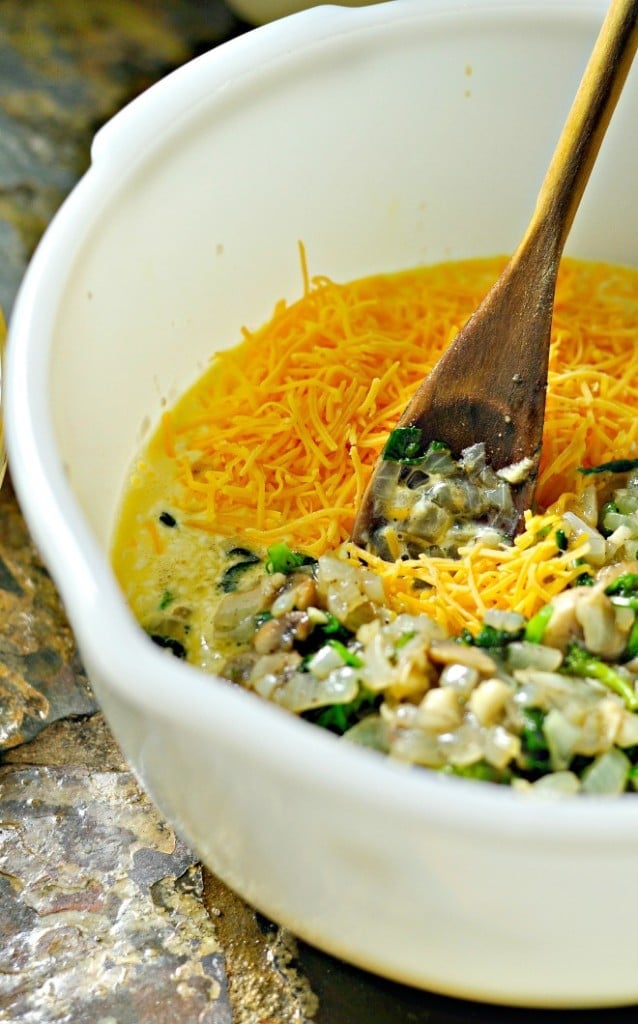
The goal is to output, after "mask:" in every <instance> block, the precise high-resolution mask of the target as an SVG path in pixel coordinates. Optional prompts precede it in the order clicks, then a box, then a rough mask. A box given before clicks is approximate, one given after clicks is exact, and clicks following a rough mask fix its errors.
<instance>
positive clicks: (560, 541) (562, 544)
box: [556, 529, 568, 551]
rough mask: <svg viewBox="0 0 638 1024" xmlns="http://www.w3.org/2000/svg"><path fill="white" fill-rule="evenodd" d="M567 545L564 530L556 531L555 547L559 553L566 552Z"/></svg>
mask: <svg viewBox="0 0 638 1024" xmlns="http://www.w3.org/2000/svg"><path fill="white" fill-rule="evenodd" d="M567 545H568V540H567V534H566V533H565V531H564V530H560V529H559V530H557V531H556V547H557V548H558V550H559V551H567Z"/></svg>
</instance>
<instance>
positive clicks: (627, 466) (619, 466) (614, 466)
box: [580, 459, 638, 476]
mask: <svg viewBox="0 0 638 1024" xmlns="http://www.w3.org/2000/svg"><path fill="white" fill-rule="evenodd" d="M634 469H638V459H612V461H611V462H602V463H601V464H600V466H587V467H584V466H581V467H580V472H581V473H582V474H583V476H590V475H591V474H592V473H630V472H631V471H632V470H634Z"/></svg>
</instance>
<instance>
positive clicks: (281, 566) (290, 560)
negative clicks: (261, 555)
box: [266, 543, 317, 574]
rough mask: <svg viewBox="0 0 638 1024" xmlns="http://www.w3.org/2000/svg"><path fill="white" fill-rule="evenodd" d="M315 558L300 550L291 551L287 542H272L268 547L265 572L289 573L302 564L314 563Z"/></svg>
mask: <svg viewBox="0 0 638 1024" xmlns="http://www.w3.org/2000/svg"><path fill="white" fill-rule="evenodd" d="M316 561H317V560H316V558H312V557H311V556H310V555H305V554H304V553H303V552H302V551H292V550H291V549H290V548H289V547H288V545H287V544H284V543H280V544H273V545H272V547H269V548H268V561H267V562H266V572H269V573H275V572H283V573H286V574H289V573H291V572H294V571H295V569H299V568H301V566H304V565H315V564H316Z"/></svg>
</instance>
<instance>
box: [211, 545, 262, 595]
mask: <svg viewBox="0 0 638 1024" xmlns="http://www.w3.org/2000/svg"><path fill="white" fill-rule="evenodd" d="M229 554H231V555H232V554H236V555H241V556H242V557H243V561H242V562H235V564H234V565H230V566H229V567H228V569H226V570H225V572H224V574H223V576H222V578H221V580H220V581H219V588H220V590H223V592H224V593H225V594H231V593H233V591H235V590H237V587H238V585H239V581H240V579H241V578H242V576H243V575H244V573H246V572H247V570H248V569H252V568H253V566H255V565H259V562H260V561H261V559H259V558H258V557H257V555H254V554H253V553H252V551H248V550H247V549H245V548H233V551H231V552H229Z"/></svg>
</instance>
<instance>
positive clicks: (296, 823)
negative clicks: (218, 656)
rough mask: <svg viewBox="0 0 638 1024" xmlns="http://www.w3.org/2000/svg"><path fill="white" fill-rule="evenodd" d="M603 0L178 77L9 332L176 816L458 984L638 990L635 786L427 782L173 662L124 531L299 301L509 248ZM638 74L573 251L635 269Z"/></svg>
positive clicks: (388, 950)
mask: <svg viewBox="0 0 638 1024" xmlns="http://www.w3.org/2000/svg"><path fill="white" fill-rule="evenodd" d="M604 6H605V4H604V3H603V2H602V0H600V2H598V0H595V2H594V0H556V2H547V0H545V2H543V0H508V2H507V3H505V2H501V3H499V2H496V0H473V2H472V3H470V4H468V3H462V2H460V0H420V2H412V0H394V2H393V3H390V4H387V5H383V4H381V5H375V6H371V7H367V8H362V9H359V10H346V9H340V8H337V7H328V8H315V9H314V10H312V11H309V12H306V13H304V14H300V15H295V16H293V17H291V18H288V19H284V20H283V21H279V22H276V23H274V24H272V25H269V26H267V27H265V28H262V29H257V30H255V31H253V32H251V33H249V34H247V35H246V36H244V37H242V38H240V39H238V40H235V41H233V42H230V43H228V44H227V45H225V46H222V47H220V48H219V49H217V50H215V51H213V52H211V53H209V54H206V55H204V56H202V57H200V58H198V59H197V60H195V61H194V62H192V63H191V64H189V65H187V66H186V67H184V68H182V69H180V70H178V71H177V72H175V73H174V74H171V75H170V76H169V77H168V78H167V79H165V80H164V81H162V82H160V83H159V84H158V85H157V86H155V87H153V88H152V89H151V90H150V91H149V92H148V93H146V94H145V95H143V96H142V97H140V98H139V99H137V100H136V101H135V102H134V103H133V104H132V105H131V106H130V107H128V108H127V109H125V110H124V111H123V112H122V113H120V114H119V115H118V116H117V117H115V118H114V120H112V121H111V122H110V123H109V124H108V125H107V126H106V127H104V128H103V129H102V130H101V131H100V132H99V134H98V136H97V138H96V139H95V145H94V149H93V162H92V166H91V168H90V170H89V171H88V173H87V174H86V175H85V177H84V178H83V180H82V181H81V182H80V183H79V185H78V186H77V187H76V188H75V190H74V191H73V193H72V195H71V196H70V197H69V199H68V200H67V202H66V203H65V204H64V206H63V207H62V209H61V210H60V212H59V213H58V215H57V216H56V218H55V220H54V222H53V224H52V225H51V227H50V229H49V230H48V232H47V234H46V236H45V238H44V239H43V241H42V243H41V245H40V247H39V249H38V251H37V253H36V255H35V257H34V259H33V261H32V264H31V266H30V268H29V271H28V273H27V275H26V279H25V281H24V285H23V287H22V290H21V293H20V296H19V299H18V302H17V305H16V308H15V312H14V316H13V319H12V324H11V332H10V346H9V348H10V351H9V359H8V364H7V391H8V394H7V409H6V416H7V430H8V446H9V454H10V463H11V466H12V472H13V479H14V482H15V485H16V487H17V491H18V495H19V498H20V501H21V503H22V506H23V509H24V512H25V515H26V517H27V520H28V522H29V524H30V526H31V529H32V532H33V536H34V538H35V540H36V542H37V544H38V545H39V547H40V549H41V552H42V554H43V556H44V559H45V561H46V563H47V564H48V566H49V568H50V570H51V572H52V574H53V576H54V578H55V580H56V582H57V584H58V586H59V589H60V591H61V594H62V597H63V599H64V602H65V604H66V607H67V610H68V614H69V616H70V619H71V622H72V624H73V626H74V629H75V633H76V635H77V639H78V643H79V646H80V650H81V653H82V656H83V658H84V661H85V664H86V667H87V669H88V671H89V673H90V677H91V679H92V682H93V685H94V687H95V691H96V694H97V696H98V698H99V700H100V701H101V703H102V705H103V707H104V711H105V713H106V715H107V716H108V719H109V721H110V723H111V725H112V727H113V730H114V732H115V735H116V736H117V738H118V739H119V741H120V743H121V744H122V746H123V749H124V751H125V752H126V754H127V756H128V758H129V759H130V762H131V764H132V766H133V767H134V769H135V770H136V772H137V773H138V774H139V777H140V778H141V780H142V782H143V784H144V785H145V786H146V787H147V789H148V791H149V792H150V794H151V795H152V797H153V798H154V799H155V801H156V802H157V804H158V805H159V807H160V808H161V809H162V811H163V812H164V813H165V814H166V815H167V817H168V818H169V819H170V820H171V821H172V822H173V823H174V824H175V826H176V827H177V828H178V829H179V831H180V832H181V833H182V834H183V836H184V837H185V838H186V839H187V841H188V842H189V843H191V844H192V846H193V848H194V849H195V850H196V851H197V853H198V854H199V855H200V856H201V857H202V858H203V860H204V861H205V862H206V863H207V864H209V865H210V866H211V867H212V868H213V869H214V870H215V871H216V872H217V873H218V874H219V875H220V876H221V877H222V878H223V879H225V880H226V882H227V883H229V884H230V885H231V886H233V887H235V888H236V889H237V890H238V891H239V892H240V893H242V894H243V895H244V897H246V898H247V899H248V900H250V901H252V902H253V903H254V904H255V905H256V906H257V907H259V908H260V909H261V910H262V911H263V912H264V913H266V914H267V915H270V916H271V917H272V918H274V919H275V920H277V921H280V922H282V923H283V924H284V925H287V926H288V927H289V928H291V929H292V930H293V931H294V932H297V933H298V934H299V935H300V936H303V937H304V938H305V939H308V940H310V941H311V942H313V943H315V944H317V945H318V946H320V947H323V948H324V949H326V950H328V951H331V952H333V953H334V954H337V955H339V956H341V957H344V958H347V959H348V960H351V961H353V962H355V963H357V964H359V965H362V966H364V967H368V968H370V969H372V970H374V971H378V972H381V973H383V974H385V975H389V976H391V977H393V978H396V979H399V980H402V981H405V982H410V983H413V984H416V985H419V986H425V987H428V988H431V989H435V990H438V991H440V992H446V993H454V994H457V995H463V996H468V997H476V998H479V999H484V1000H494V1001H499V1002H511V1003H515V1004H531V1005H545V1006H587V1005H597V1004H598V1005H606V1004H607V1005H611V1004H615V1003H623V1002H631V1001H634V1000H638V971H637V970H636V954H635V930H636V920H638V886H636V885H635V884H634V872H635V865H636V859H637V857H638V798H636V797H634V796H628V797H625V798H621V799H609V800H605V799H600V800H598V799H594V798H577V799H575V800H573V801H570V802H561V803H552V802H540V801H537V802H535V801H532V800H530V799H526V798H525V797H523V796H521V795H517V794H515V793H512V792H510V791H509V790H507V789H505V788H498V787H491V786H489V785H487V784H486V785H481V784H476V783H466V782H464V781H461V780H456V779H449V778H442V777H439V776H437V775H436V774H430V773H427V772H425V771H418V770H409V769H406V768H403V767H401V766H400V765H399V764H395V763H390V762H388V761H386V760H384V759H383V758H381V757H378V756H377V755H375V754H373V753H369V752H366V751H362V750H358V749H353V748H351V747H349V746H347V745H345V744H343V743H341V742H339V741H338V740H336V739H335V738H334V737H332V736H331V735H328V734H326V733H324V732H322V731H321V730H319V729H316V728H314V727H313V726H311V725H308V724H306V723H305V722H302V721H299V720H296V719H293V718H292V717H289V716H288V715H287V714H286V713H284V712H281V711H279V710H278V709H276V708H274V707H272V706H268V705H267V704H265V703H264V704H261V703H259V702H258V701H257V700H255V698H254V697H253V696H251V695H249V694H246V693H245V692H242V691H239V690H237V689H234V688H232V687H229V686H228V685H225V684H221V683H219V682H218V681H216V680H215V679H212V678H210V677H207V676H204V675H203V674H200V673H199V672H198V671H196V670H194V669H192V668H190V667H188V666H186V665H184V664H182V663H179V662H177V661H176V660H175V659H170V658H168V657H166V656H165V655H164V654H162V653H161V652H160V651H159V650H158V649H157V648H155V647H154V646H153V645H152V644H151V643H150V641H148V640H147V639H146V638H145V636H144V635H143V633H142V631H141V630H140V629H139V628H138V627H137V626H136V624H135V623H134V621H133V620H132V617H131V615H130V614H129V612H128V610H127V608H126V606H125V604H124V601H123V600H122V596H121V593H120V591H119V590H118V587H117V585H116V582H115V580H114V577H113V575H112V572H111V569H110V567H109V559H108V548H109V539H110V536H111V530H112V526H113V521H114V515H115V512H116V508H117V503H118V498H119V495H120V492H121V488H122V485H123V483H124V480H125V478H126V474H127V469H128V467H129V465H130V463H131V460H132V457H133V454H134V452H135V451H136V449H137V447H138V445H139V444H140V442H141V440H142V438H143V437H144V436H146V434H147V433H148V429H149V425H152V424H154V423H156V421H157V420H158V417H159V416H160V413H161V411H162V409H163V407H164V405H165V403H166V402H171V401H172V400H173V399H174V398H175V397H176V396H177V395H178V394H179V393H180V392H181V391H182V389H183V388H184V387H185V386H186V385H188V384H189V383H190V382H191V381H192V380H193V379H194V378H195V377H196V376H197V375H198V374H199V373H200V371H201V370H202V368H203V367H204V366H205V364H206V362H207V360H208V358H209V356H210V354H211V351H212V350H213V349H214V348H216V347H222V346H228V345H230V344H233V343H234V342H235V341H237V340H238V339H239V333H240V327H241V326H242V324H244V323H247V324H249V325H252V326H257V325H258V324H259V323H260V322H262V321H263V320H264V319H265V318H266V317H267V316H268V315H269V314H270V312H271V310H272V307H273V303H274V301H275V300H276V299H277V298H279V297H280V296H286V297H288V298H295V297H297V296H298V295H299V293H300V290H301V281H300V269H299V265H298V252H297V241H298V239H303V241H304V242H305V245H306V248H307V252H308V257H309V261H310V265H311V269H312V271H313V272H317V273H318V272H325V273H328V274H330V275H332V276H334V277H336V278H340V279H347V278H351V277H354V276H358V275H362V274H368V273H371V272H375V271H380V270H384V269H389V270H391V269H396V268H402V267H406V266H410V265H414V264H417V263H423V262H431V261H436V260H439V259H441V258H446V259H448V258H454V257H466V256H473V255H477V254H480V255H487V254H490V253H499V252H503V251H507V250H511V249H512V248H513V246H514V244H515V243H516V242H517V240H518V238H519V237H520V235H521V233H522V231H523V228H524V225H525V223H526V221H527V218H528V216H529V215H530V213H531V208H532V204H533V200H534V198H535V195H536V191H537V188H538V186H539V184H540V181H541V178H542V175H543V173H544V170H545V168H546V165H547V162H548V158H549V155H550V152H551V150H552V148H553V145H554V142H555V139H556V137H557V135H558V132H559V130H560V127H561V125H562V122H563V119H564V117H565V114H566V112H567V109H568V107H569V105H570V103H571V100H572V97H573V94H574V92H575V88H576V85H577V83H578V81H579V78H580V75H581V72H582V70H583V68H584V65H585V62H586V58H587V56H588V53H589V50H590V47H591V45H592V44H593V41H594V38H595V36H596V34H597V31H598V28H599V26H600V23H601V21H602V17H603V9H604ZM637 84H638V82H637V77H636V73H635V70H634V72H632V75H631V76H630V78H629V81H628V83H627V86H626V90H625V93H624V95H623V97H622V99H621V102H620V105H619V107H618V110H617V113H616V117H615V120H614V122H613V124H612V126H611V128H610V131H609V134H608V136H607V139H606V140H605V144H604V147H603V152H602V154H601V156H600V160H599V163H598V165H597V167H596V170H595V172H594V175H593V178H592V180H591V182H590V185H589V188H588V191H587V194H586V196H585V199H584V201H583V204H582V206H581V210H580V213H579V216H578V219H577V223H576V225H575V227H574V230H573V233H572V238H571V242H570V245H569V250H568V251H570V252H571V253H572V254H575V255H580V256H582V257H586V258H589V257H600V258H603V259H608V260H614V261H621V262H625V263H632V262H633V263H637V262H638V197H637V195H636V182H637V181H638V132H637V131H636V125H638V88H637Z"/></svg>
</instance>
